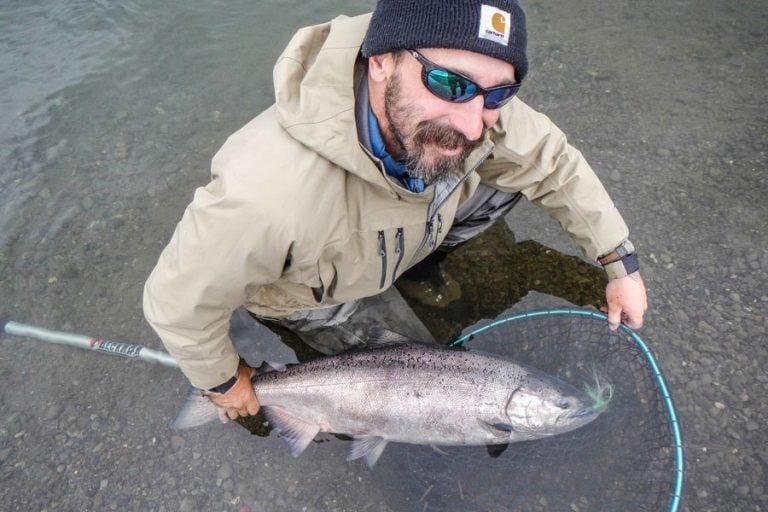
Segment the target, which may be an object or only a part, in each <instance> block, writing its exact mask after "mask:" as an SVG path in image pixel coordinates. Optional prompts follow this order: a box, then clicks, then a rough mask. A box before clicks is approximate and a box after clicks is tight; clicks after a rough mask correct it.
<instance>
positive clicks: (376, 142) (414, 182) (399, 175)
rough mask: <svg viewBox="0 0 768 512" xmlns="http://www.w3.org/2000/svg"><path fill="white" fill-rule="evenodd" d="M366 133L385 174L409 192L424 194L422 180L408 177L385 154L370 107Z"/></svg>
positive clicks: (403, 169) (403, 170)
mask: <svg viewBox="0 0 768 512" xmlns="http://www.w3.org/2000/svg"><path fill="white" fill-rule="evenodd" d="M368 133H369V135H370V137H371V149H372V150H373V154H374V155H375V156H376V157H377V158H379V159H381V161H382V162H384V170H386V171H387V174H389V175H390V176H392V177H393V178H395V179H396V180H398V181H399V182H400V183H401V184H402V185H403V186H404V187H405V188H407V189H408V190H410V191H411V192H424V188H425V187H424V180H422V179H420V178H413V177H411V176H409V175H408V170H407V169H406V168H405V165H403V163H402V162H400V161H398V160H395V159H394V158H393V157H392V155H390V154H389V153H387V148H386V147H385V145H384V138H383V137H382V136H381V130H380V129H379V122H378V120H377V119H376V116H375V115H373V110H372V109H371V108H370V107H368Z"/></svg>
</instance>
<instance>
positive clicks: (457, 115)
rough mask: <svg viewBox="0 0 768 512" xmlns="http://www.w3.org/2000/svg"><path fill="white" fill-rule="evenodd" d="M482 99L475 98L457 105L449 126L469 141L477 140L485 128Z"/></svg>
mask: <svg viewBox="0 0 768 512" xmlns="http://www.w3.org/2000/svg"><path fill="white" fill-rule="evenodd" d="M483 102H484V98H483V97H482V96H477V97H475V98H472V99H471V100H469V101H467V102H466V103H457V104H456V105H455V110H454V113H453V116H452V117H451V125H452V126H453V128H454V129H456V130H458V131H459V132H461V133H462V134H463V135H464V136H465V137H466V138H467V139H469V140H477V139H479V138H480V137H481V136H482V134H483V129H484V128H485V119H484V113H485V110H486V109H485V106H484V105H483Z"/></svg>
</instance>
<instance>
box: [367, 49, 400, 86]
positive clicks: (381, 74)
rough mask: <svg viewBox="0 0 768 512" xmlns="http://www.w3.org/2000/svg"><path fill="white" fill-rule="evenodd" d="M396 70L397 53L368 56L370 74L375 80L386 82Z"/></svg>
mask: <svg viewBox="0 0 768 512" xmlns="http://www.w3.org/2000/svg"><path fill="white" fill-rule="evenodd" d="M394 72H395V54H394V53H392V52H388V53H382V54H380V55H371V56H370V57H369V58H368V76H369V77H370V78H371V80H373V81H375V82H386V81H387V80H388V79H389V77H391V76H392V74H393V73H394Z"/></svg>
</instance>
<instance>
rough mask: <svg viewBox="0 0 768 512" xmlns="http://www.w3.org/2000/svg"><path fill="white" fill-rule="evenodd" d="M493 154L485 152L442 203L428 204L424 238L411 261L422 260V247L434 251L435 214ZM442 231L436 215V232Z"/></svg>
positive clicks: (435, 239) (491, 150) (438, 215)
mask: <svg viewBox="0 0 768 512" xmlns="http://www.w3.org/2000/svg"><path fill="white" fill-rule="evenodd" d="M492 152H493V148H491V149H489V150H488V151H486V152H485V154H483V155H482V156H481V157H480V158H479V159H478V161H477V163H476V164H475V165H474V166H473V167H472V169H470V170H469V172H467V173H466V174H465V175H464V176H462V178H461V179H460V180H459V181H457V182H456V184H455V185H454V186H453V189H451V191H450V193H448V194H446V195H445V197H444V198H443V200H442V201H440V204H437V205H435V204H434V203H430V205H429V208H428V209H427V232H426V234H425V236H424V240H422V242H421V244H420V245H419V248H418V249H417V250H416V252H415V253H414V257H413V259H418V260H421V259H422V258H419V253H421V251H422V250H423V249H424V246H426V245H429V248H430V252H431V250H434V248H435V245H436V244H437V237H435V238H433V237H432V235H433V234H434V227H435V226H434V222H435V213H436V212H438V211H440V208H442V206H443V203H445V202H446V201H447V200H448V198H449V197H451V196H452V195H453V194H454V193H455V192H456V189H457V188H459V186H461V184H462V183H464V182H465V181H466V180H467V178H469V176H470V175H471V174H472V173H473V172H475V170H476V169H477V168H478V167H480V164H482V163H483V162H485V160H486V159H487V158H488V155H490V154H491V153H492ZM441 231H442V217H441V216H440V214H437V232H438V233H440V232H441Z"/></svg>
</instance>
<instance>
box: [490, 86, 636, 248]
mask: <svg viewBox="0 0 768 512" xmlns="http://www.w3.org/2000/svg"><path fill="white" fill-rule="evenodd" d="M491 137H492V139H493V141H494V143H495V145H496V148H495V150H494V154H493V158H491V159H489V160H487V161H486V162H485V163H483V165H482V166H481V167H480V169H479V170H478V172H479V174H480V176H481V179H482V181H483V182H484V183H486V184H488V185H489V186H492V187H494V188H497V189H499V190H504V191H508V192H516V191H519V192H522V193H523V194H524V195H525V196H526V197H527V198H528V199H529V200H530V201H532V202H533V203H534V204H536V205H538V206H541V207H543V208H544V209H545V210H546V211H547V212H548V213H549V215H550V216H552V217H553V218H555V219H556V220H557V221H558V222H559V223H560V225H561V226H562V227H563V229H565V230H566V232H567V233H568V234H569V235H570V237H571V238H572V239H573V240H574V241H575V242H576V243H577V244H578V245H579V246H580V247H581V249H582V251H583V253H584V255H585V256H586V257H587V258H590V259H593V260H595V259H597V258H598V257H599V256H601V255H603V254H606V253H608V252H610V251H612V250H614V249H615V248H616V247H618V246H619V245H620V244H621V242H623V241H624V240H626V239H627V237H628V235H629V230H628V228H627V225H626V223H625V222H624V219H623V218H622V217H621V214H620V213H619V211H618V210H617V209H616V206H615V205H614V204H613V201H612V200H611V198H610V197H609V196H608V193H607V192H606V190H605V187H604V186H603V185H602V183H601V182H600V180H599V179H598V177H597V176H596V175H595V173H594V171H593V170H592V168H591V167H590V166H589V164H588V163H587V161H586V160H585V159H584V157H583V156H582V154H581V153H580V152H579V151H578V150H577V149H575V148H574V147H572V146H571V145H570V144H568V142H567V140H566V137H565V135H564V134H563V132H562V131H561V130H560V129H559V128H557V127H556V126H555V125H554V124H553V123H552V121H550V120H549V118H547V117H546V116H544V115H543V114H540V113H538V112H536V111H534V110H533V109H531V108H530V107H528V106H527V105H525V104H524V103H523V102H522V101H520V100H518V99H517V98H515V99H513V100H512V101H511V102H510V103H509V105H507V106H506V107H505V108H503V109H502V113H501V116H500V118H499V121H498V122H497V124H496V125H495V126H494V128H493V129H492V131H491Z"/></svg>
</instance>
